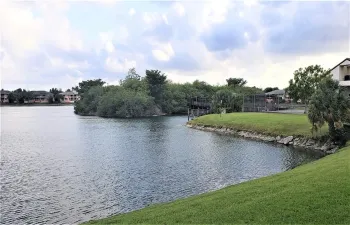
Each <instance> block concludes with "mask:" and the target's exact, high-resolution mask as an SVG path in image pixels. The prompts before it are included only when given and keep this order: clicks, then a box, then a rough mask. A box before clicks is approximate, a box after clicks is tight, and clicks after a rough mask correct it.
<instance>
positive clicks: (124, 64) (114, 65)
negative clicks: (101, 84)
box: [105, 56, 137, 73]
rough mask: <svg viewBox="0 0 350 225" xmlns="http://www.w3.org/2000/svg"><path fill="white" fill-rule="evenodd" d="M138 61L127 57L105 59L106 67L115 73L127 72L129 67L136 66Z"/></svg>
mask: <svg viewBox="0 0 350 225" xmlns="http://www.w3.org/2000/svg"><path fill="white" fill-rule="evenodd" d="M136 65H137V64H136V61H134V60H129V59H126V58H123V59H120V58H117V57H111V56H109V57H107V59H106V61H105V67H106V69H107V70H108V71H110V72H115V73H120V72H121V73H123V72H125V73H126V72H127V71H128V69H130V68H132V67H136Z"/></svg>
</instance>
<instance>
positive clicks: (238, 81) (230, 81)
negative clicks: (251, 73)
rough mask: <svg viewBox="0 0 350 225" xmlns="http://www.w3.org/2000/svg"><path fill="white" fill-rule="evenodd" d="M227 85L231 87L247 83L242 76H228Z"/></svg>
mask: <svg viewBox="0 0 350 225" xmlns="http://www.w3.org/2000/svg"><path fill="white" fill-rule="evenodd" d="M226 82H227V86H231V87H243V86H244V85H246V84H247V81H246V80H244V79H243V78H229V79H226Z"/></svg>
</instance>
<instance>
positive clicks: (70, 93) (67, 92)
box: [60, 91, 78, 95]
mask: <svg viewBox="0 0 350 225" xmlns="http://www.w3.org/2000/svg"><path fill="white" fill-rule="evenodd" d="M60 94H61V95H77V94H78V92H76V91H66V92H62V93H60Z"/></svg>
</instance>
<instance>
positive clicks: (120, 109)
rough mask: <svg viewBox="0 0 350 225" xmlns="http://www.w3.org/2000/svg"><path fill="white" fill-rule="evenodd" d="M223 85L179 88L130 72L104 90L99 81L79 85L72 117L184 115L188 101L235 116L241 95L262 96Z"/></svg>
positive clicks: (238, 81)
mask: <svg viewBox="0 0 350 225" xmlns="http://www.w3.org/2000/svg"><path fill="white" fill-rule="evenodd" d="M226 82H227V84H226V85H210V84H208V83H206V82H204V81H199V80H195V81H194V82H192V83H183V84H180V83H174V82H172V81H170V80H168V79H167V76H166V75H165V74H164V73H162V72H161V71H159V70H146V71H145V75H144V76H141V75H139V74H138V73H137V72H136V70H135V68H131V69H130V70H129V71H128V74H127V75H126V77H125V78H124V79H123V80H121V81H120V85H111V86H105V85H104V84H105V82H104V81H102V80H101V79H97V80H87V81H82V82H80V83H79V85H78V86H77V87H75V88H74V90H76V91H77V92H78V94H79V95H80V97H81V100H80V101H78V102H77V103H76V104H75V113H77V114H79V115H97V116H101V117H143V116H150V115H160V114H185V113H187V108H188V105H187V104H188V100H189V98H191V97H199V98H205V99H207V100H208V101H209V102H210V103H212V109H213V110H214V112H219V110H220V108H222V107H225V108H226V111H227V112H236V111H241V110H242V101H243V95H251V94H257V93H263V90H262V89H260V88H256V87H248V86H246V84H247V81H246V80H244V79H242V78H229V79H227V80H226Z"/></svg>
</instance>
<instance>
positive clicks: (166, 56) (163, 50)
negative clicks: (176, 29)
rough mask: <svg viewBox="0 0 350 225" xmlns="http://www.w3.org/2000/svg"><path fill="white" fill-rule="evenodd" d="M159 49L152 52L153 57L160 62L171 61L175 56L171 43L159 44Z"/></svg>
mask: <svg viewBox="0 0 350 225" xmlns="http://www.w3.org/2000/svg"><path fill="white" fill-rule="evenodd" d="M157 46H158V48H157V49H154V50H152V54H153V56H154V57H155V58H156V59H157V60H159V61H169V60H170V58H171V57H172V56H174V54H175V53H174V50H173V47H172V45H171V43H166V44H158V45H157Z"/></svg>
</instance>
